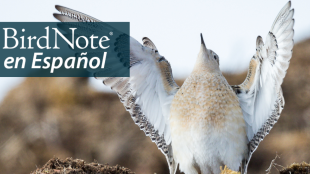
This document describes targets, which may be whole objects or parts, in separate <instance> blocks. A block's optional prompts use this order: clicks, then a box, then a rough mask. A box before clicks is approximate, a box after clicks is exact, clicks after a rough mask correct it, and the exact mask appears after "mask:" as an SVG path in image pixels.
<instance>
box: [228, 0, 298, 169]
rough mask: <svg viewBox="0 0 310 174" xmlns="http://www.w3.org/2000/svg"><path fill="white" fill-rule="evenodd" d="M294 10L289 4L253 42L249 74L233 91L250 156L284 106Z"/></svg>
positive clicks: (291, 47)
mask: <svg viewBox="0 0 310 174" xmlns="http://www.w3.org/2000/svg"><path fill="white" fill-rule="evenodd" d="M293 15H294V9H291V2H290V1H289V2H288V3H287V4H286V5H285V6H284V7H283V8H282V10H281V11H280V13H279V14H278V16H277V17H276V19H275V21H274V23H273V24H272V27H271V29H270V31H269V33H268V35H267V37H266V43H264V42H263V40H262V38H261V37H260V36H258V37H257V41H256V54H255V55H254V56H253V57H252V59H251V62H250V66H249V70H248V75H247V77H246V79H245V81H244V82H243V83H242V84H241V85H237V86H232V87H233V89H234V90H235V92H236V94H237V96H238V98H239V102H240V106H241V108H242V111H243V116H244V119H245V122H246V125H247V137H248V140H249V157H248V159H247V160H246V166H245V167H244V169H245V172H246V168H247V164H248V161H249V160H250V158H251V155H252V154H253V152H254V151H255V150H256V148H257V147H258V145H259V143H260V142H261V141H262V140H263V139H264V137H265V136H266V135H267V134H269V132H270V130H271V129H272V127H273V125H274V124H275V123H276V122H277V121H278V119H279V117H280V113H281V111H282V109H283V107H284V98H283V94H282V89H281V84H282V82H283V78H284V77H285V74H286V71H287V68H288V67H289V63H290V59H291V57H292V49H293V45H294V41H293V35H294V30H293V26H294V19H293Z"/></svg>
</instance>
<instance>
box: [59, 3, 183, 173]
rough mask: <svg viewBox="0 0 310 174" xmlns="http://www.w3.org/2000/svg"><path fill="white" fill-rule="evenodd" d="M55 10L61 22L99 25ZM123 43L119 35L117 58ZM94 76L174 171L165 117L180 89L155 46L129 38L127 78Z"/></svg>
mask: <svg viewBox="0 0 310 174" xmlns="http://www.w3.org/2000/svg"><path fill="white" fill-rule="evenodd" d="M56 9H57V10H59V11H60V12H61V13H62V14H54V16H55V17H56V18H57V19H58V20H60V21H62V22H100V21H99V20H97V19H95V18H93V17H90V16H88V15H85V14H83V13H80V12H77V11H74V10H71V9H68V8H66V7H61V6H56ZM107 27H109V26H107ZM122 42H123V40H122V37H121V35H120V37H119V38H118V39H117V41H116V42H115V43H114V44H113V45H114V47H115V48H114V49H113V50H114V51H116V52H117V53H119V54H117V55H119V56H121V53H122V51H124V50H122ZM119 60H120V62H121V59H119ZM97 73H98V74H99V73H100V72H97ZM95 77H96V78H97V79H99V80H102V81H103V83H104V84H105V85H107V86H109V87H111V89H112V90H114V91H115V92H116V93H117V94H118V96H119V98H120V100H121V102H122V103H123V104H124V106H125V108H126V110H127V111H129V113H130V114H131V117H132V119H133V120H134V122H135V124H137V125H138V126H139V127H140V129H141V130H143V131H144V132H145V134H146V135H147V136H149V137H150V138H151V140H152V141H153V142H155V143H156V145H157V146H158V148H159V149H160V150H161V151H162V152H163V153H164V154H165V156H166V158H167V160H168V164H169V167H170V168H171V167H172V168H174V167H175V166H174V162H173V158H172V149H171V137H170V126H169V118H168V117H169V113H170V104H171V102H172V99H173V97H174V95H175V94H176V92H177V91H178V89H179V86H178V85H177V84H176V83H175V81H174V79H173V76H172V70H171V67H170V64H169V62H168V61H167V60H166V59H165V58H164V57H163V56H161V55H160V54H159V52H158V50H157V48H156V47H155V45H154V43H153V42H152V41H151V40H150V39H148V38H146V37H145V38H143V45H141V44H140V43H139V42H138V41H136V40H135V39H134V38H132V37H130V77H99V76H96V74H95Z"/></svg>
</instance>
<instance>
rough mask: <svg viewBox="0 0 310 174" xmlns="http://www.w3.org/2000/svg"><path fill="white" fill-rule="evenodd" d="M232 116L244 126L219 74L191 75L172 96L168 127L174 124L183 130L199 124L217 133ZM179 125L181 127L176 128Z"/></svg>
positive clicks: (235, 99)
mask: <svg viewBox="0 0 310 174" xmlns="http://www.w3.org/2000/svg"><path fill="white" fill-rule="evenodd" d="M232 113H233V114H234V115H235V116H236V115H239V118H236V119H237V120H235V119H233V120H234V121H241V122H244V120H243V117H242V110H241V108H240V106H239V101H238V98H237V96H236V94H235V93H234V91H233V90H232V88H231V87H230V85H229V84H228V83H227V81H226V79H225V78H224V77H223V75H222V74H212V73H205V74H198V73H197V74H195V73H194V74H191V76H190V77H189V78H187V79H186V81H185V82H184V84H183V86H182V87H181V88H180V90H179V91H178V92H177V94H176V95H175V97H174V99H173V102H172V105H171V114H170V120H171V123H170V124H171V126H172V127H173V126H174V124H175V123H176V122H173V120H177V124H178V127H179V126H182V127H183V128H184V129H186V128H188V127H189V126H191V125H192V124H195V123H197V122H200V124H205V125H206V126H212V127H214V128H216V129H217V128H218V129H221V128H223V127H224V126H225V122H226V121H227V120H230V118H227V117H231V116H232ZM180 124H181V125H180Z"/></svg>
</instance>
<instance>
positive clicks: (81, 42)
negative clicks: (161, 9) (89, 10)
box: [0, 22, 130, 77]
mask: <svg viewBox="0 0 310 174" xmlns="http://www.w3.org/2000/svg"><path fill="white" fill-rule="evenodd" d="M0 27H1V33H0V49H1V51H0V52H1V54H0V77H91V76H98V77H129V63H130V50H129V48H130V47H129V42H130V39H129V22H67V23H65V22H64V23H56V22H0Z"/></svg>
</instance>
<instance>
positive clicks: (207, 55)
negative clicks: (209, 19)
mask: <svg viewBox="0 0 310 174" xmlns="http://www.w3.org/2000/svg"><path fill="white" fill-rule="evenodd" d="M200 37H201V46H200V51H199V54H198V58H197V60H196V65H195V69H196V68H198V69H200V68H204V69H207V70H209V71H214V70H216V71H217V70H219V64H220V63H219V56H218V55H217V54H216V53H215V52H213V51H212V50H209V49H207V47H206V45H205V42H204V40H203V37H202V34H200Z"/></svg>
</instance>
